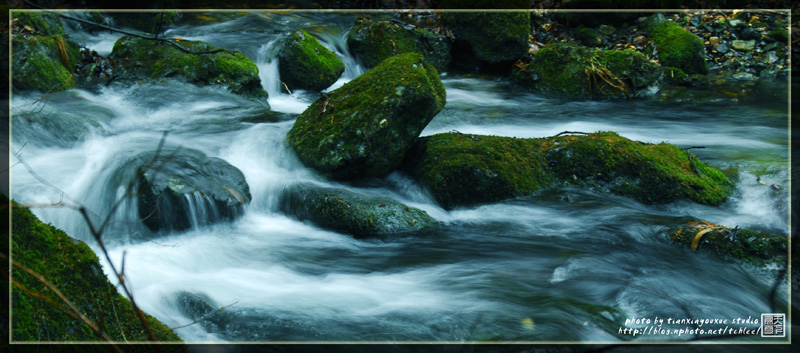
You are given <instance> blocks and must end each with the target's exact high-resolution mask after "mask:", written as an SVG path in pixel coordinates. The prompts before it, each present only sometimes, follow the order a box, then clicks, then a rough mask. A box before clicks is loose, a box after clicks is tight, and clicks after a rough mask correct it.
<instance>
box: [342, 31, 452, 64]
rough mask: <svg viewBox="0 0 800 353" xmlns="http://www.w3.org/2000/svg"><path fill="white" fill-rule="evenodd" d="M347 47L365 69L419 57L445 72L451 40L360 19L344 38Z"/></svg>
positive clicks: (443, 35) (434, 33) (428, 33)
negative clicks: (395, 59)
mask: <svg viewBox="0 0 800 353" xmlns="http://www.w3.org/2000/svg"><path fill="white" fill-rule="evenodd" d="M347 46H348V47H349V48H350V50H351V51H352V52H353V53H354V54H355V55H356V56H357V57H358V58H359V59H360V60H361V62H362V63H363V64H364V65H365V66H366V67H368V68H371V67H375V66H376V65H378V64H380V63H381V62H382V61H383V60H385V59H387V58H389V57H391V56H394V55H397V54H403V53H421V54H423V55H425V57H426V58H427V59H428V61H429V62H430V63H431V64H433V66H434V67H435V68H436V70H437V71H439V72H444V71H446V70H447V67H448V66H449V65H450V59H451V58H450V48H451V46H452V38H451V37H449V36H447V35H446V34H445V32H444V31H441V30H435V29H428V28H420V27H415V26H413V25H410V24H403V23H398V22H392V21H378V22H373V21H370V20H369V19H365V18H359V19H358V20H357V21H356V26H355V27H353V29H351V30H350V33H349V34H348V36H347Z"/></svg>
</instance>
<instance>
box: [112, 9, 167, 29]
mask: <svg viewBox="0 0 800 353" xmlns="http://www.w3.org/2000/svg"><path fill="white" fill-rule="evenodd" d="M104 15H106V16H108V17H111V19H112V21H113V23H114V25H115V26H117V27H122V28H133V29H136V30H139V31H142V32H146V33H151V34H154V33H156V31H160V32H164V30H166V29H167V27H168V26H169V25H171V24H173V23H175V22H176V21H177V20H179V19H180V18H181V17H182V16H181V13H180V12H175V11H165V12H108V13H104Z"/></svg>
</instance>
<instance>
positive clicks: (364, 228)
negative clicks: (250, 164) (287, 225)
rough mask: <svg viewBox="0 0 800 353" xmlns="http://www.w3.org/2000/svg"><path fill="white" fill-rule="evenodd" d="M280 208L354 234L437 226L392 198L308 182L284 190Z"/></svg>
mask: <svg viewBox="0 0 800 353" xmlns="http://www.w3.org/2000/svg"><path fill="white" fill-rule="evenodd" d="M280 208H281V211H283V212H285V213H287V214H289V215H292V216H294V217H297V218H298V219H300V220H309V221H311V222H313V223H314V224H316V225H318V226H320V227H322V228H327V229H331V230H335V231H340V232H344V233H348V234H351V235H353V236H355V237H369V236H388V235H400V234H418V233H424V232H428V231H431V230H433V229H435V228H436V227H438V222H436V220H434V219H433V218H431V217H430V216H429V215H428V214H427V213H426V212H425V211H423V210H420V209H417V208H413V207H409V206H406V205H404V204H402V203H400V202H398V201H396V200H393V199H390V198H387V197H381V196H377V195H372V194H369V193H366V192H354V191H349V190H345V189H337V188H330V187H321V186H317V185H314V184H310V183H303V184H298V185H293V186H292V187H290V188H288V189H287V190H285V191H284V192H283V194H282V196H281V201H280Z"/></svg>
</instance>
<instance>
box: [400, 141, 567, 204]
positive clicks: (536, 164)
mask: <svg viewBox="0 0 800 353" xmlns="http://www.w3.org/2000/svg"><path fill="white" fill-rule="evenodd" d="M543 142H544V141H543V140H537V139H517V138H511V137H499V136H484V135H467V134H461V133H445V134H436V135H433V136H426V137H423V138H421V139H420V140H419V141H418V142H417V143H416V144H415V145H414V147H413V149H412V150H411V151H410V152H409V153H408V156H407V159H406V163H405V166H404V169H405V171H406V172H407V173H408V174H410V175H411V176H412V177H413V178H414V179H416V180H417V181H418V182H420V183H421V184H422V185H424V186H425V187H427V188H428V190H429V191H430V192H431V194H432V195H433V196H434V198H435V199H436V201H437V202H438V203H439V204H440V205H441V206H442V207H444V208H446V209H452V208H455V207H457V206H474V205H479V204H486V203H492V202H498V201H502V200H504V199H508V198H512V197H518V196H526V195H530V194H531V193H533V192H535V191H537V190H539V189H541V188H544V187H548V186H551V185H553V184H554V183H555V181H556V179H555V176H554V175H553V173H552V171H550V170H549V168H548V167H547V161H546V159H545V154H544V151H546V147H545V146H544V145H543Z"/></svg>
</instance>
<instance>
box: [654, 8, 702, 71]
mask: <svg viewBox="0 0 800 353" xmlns="http://www.w3.org/2000/svg"><path fill="white" fill-rule="evenodd" d="M650 38H651V39H652V40H653V43H655V45H656V47H657V48H658V59H659V61H660V63H661V65H663V66H672V67H677V68H679V69H681V70H683V71H684V72H685V73H686V74H688V75H692V74H707V73H708V65H707V64H706V54H705V47H704V45H703V40H702V39H700V37H698V36H696V35H695V34H693V33H692V32H689V31H688V30H686V29H684V28H683V27H681V26H680V25H679V24H677V23H675V22H672V21H666V22H663V23H661V24H659V25H656V26H654V27H652V28H651V29H650Z"/></svg>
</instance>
